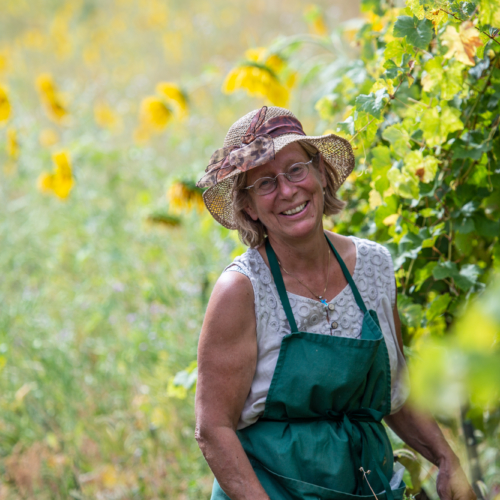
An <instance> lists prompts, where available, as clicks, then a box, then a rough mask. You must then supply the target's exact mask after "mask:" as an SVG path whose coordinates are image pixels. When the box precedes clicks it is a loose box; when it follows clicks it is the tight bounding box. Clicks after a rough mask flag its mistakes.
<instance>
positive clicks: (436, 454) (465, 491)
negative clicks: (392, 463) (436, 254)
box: [385, 304, 476, 500]
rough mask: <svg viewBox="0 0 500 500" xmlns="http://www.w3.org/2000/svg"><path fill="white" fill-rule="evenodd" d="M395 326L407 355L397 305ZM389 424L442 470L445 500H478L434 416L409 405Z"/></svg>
mask: <svg viewBox="0 0 500 500" xmlns="http://www.w3.org/2000/svg"><path fill="white" fill-rule="evenodd" d="M394 323H395V325H396V333H397V336H398V344H399V346H400V348H401V351H403V339H402V336H401V321H400V319H399V314H398V310H397V304H396V305H395V307H394ZM385 422H386V423H387V425H388V426H389V427H390V428H391V429H392V430H393V431H394V432H395V433H396V434H397V435H398V436H399V437H400V438H401V439H402V440H403V441H404V442H405V443H407V444H408V445H409V446H411V447H412V448H413V449H414V450H416V451H417V452H418V453H420V454H421V455H422V456H423V457H425V458H426V459H427V460H429V462H431V463H433V464H434V465H437V466H438V467H439V473H438V480H437V483H436V488H437V492H438V495H439V498H440V499H441V500H474V499H475V498H476V495H475V494H474V492H473V491H472V488H471V486H470V484H469V482H468V481H467V478H466V476H465V473H464V471H463V470H462V467H461V466H460V461H459V459H458V457H457V456H456V455H455V453H454V452H453V450H452V449H451V447H450V445H449V444H448V443H447V441H446V439H445V438H444V436H443V433H442V432H441V429H440V428H439V426H438V424H437V423H436V421H435V420H434V419H433V418H432V416H431V415H428V414H425V413H424V412H422V411H420V410H417V409H416V408H413V407H412V406H411V405H410V404H408V403H406V404H405V405H404V406H403V407H402V408H401V409H400V410H399V411H398V412H397V413H394V414H393V415H388V416H387V417H385Z"/></svg>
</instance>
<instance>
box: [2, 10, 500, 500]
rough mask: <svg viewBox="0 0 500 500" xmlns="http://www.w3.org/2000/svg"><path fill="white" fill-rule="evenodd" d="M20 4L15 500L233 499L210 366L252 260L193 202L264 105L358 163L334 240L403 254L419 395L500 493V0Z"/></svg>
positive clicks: (10, 359) (10, 164)
mask: <svg viewBox="0 0 500 500" xmlns="http://www.w3.org/2000/svg"><path fill="white" fill-rule="evenodd" d="M0 4H1V8H2V16H1V17H0V179H1V181H0V196H1V200H2V210H1V212H0V238H1V240H0V241H1V247H0V269H1V271H2V274H1V279H0V374H1V377H0V500H7V499H8V500H11V499H12V500H18V499H19V500H20V499H32V498H36V499H41V500H45V499H47V500H48V499H68V498H74V499H79V500H84V499H85V500H86V499H93V498H96V499H160V498H168V499H181V500H182V499H185V500H187V499H208V498H210V491H211V485H212V481H213V476H212V475H211V472H210V470H209V468H208V466H207V465H206V463H205V461H204V459H203V457H202V455H201V453H200V451H199V449H198V446H197V443H196V441H195V440H194V391H195V388H196V376H197V371H196V347H197V340H198V335H199V331H200V327H201V323H202V321H203V315H204V311H205V307H206V304H207V300H208V297H209V295H210V292H211V289H212V286H213V284H214V283H215V281H216V280H217V278H218V276H219V275H220V273H221V271H222V270H223V269H224V267H225V266H226V265H227V264H228V263H230V262H231V260H232V259H233V258H234V257H235V256H237V255H239V254H241V253H242V252H244V251H245V247H244V246H243V245H242V244H241V243H240V242H239V241H238V238H237V235H235V234H234V232H231V231H228V230H226V229H225V228H223V227H221V226H219V225H218V224H217V223H216V222H214V221H213V219H212V218H211V217H210V215H209V214H208V213H207V211H206V209H205V207H204V205H203V201H202V197H201V195H202V191H201V190H200V189H198V188H197V187H196V185H195V183H196V180H197V179H198V178H199V177H200V176H201V174H202V172H203V171H204V169H205V167H206V165H207V162H208V159H209V158H210V155H211V154H212V152H213V151H214V150H215V149H217V148H218V147H220V146H221V144H222V141H223V138H224V135H225V133H226V131H227V129H228V128H229V126H230V125H231V124H232V123H233V122H234V121H235V120H236V119H237V118H239V117H240V116H242V115H243V114H245V113H247V112H248V111H250V110H252V109H255V108H258V107H260V106H262V105H264V104H273V105H277V106H284V107H289V108H290V109H291V110H292V111H293V112H294V113H295V114H296V115H297V116H298V118H299V119H300V120H301V122H302V124H303V126H304V130H305V131H306V133H308V134H309V135H322V134H327V133H336V134H338V135H341V136H342V137H345V138H347V139H348V140H349V141H350V142H351V144H352V145H353V148H354V150H355V154H356V168H355V170H354V172H353V173H352V174H351V175H350V177H349V178H348V180H347V181H346V183H345V184H344V186H343V187H342V188H341V191H340V196H341V198H342V199H344V200H345V201H346V202H347V207H346V209H345V210H344V211H343V212H342V213H341V214H340V215H338V216H335V217H333V218H328V219H325V226H326V227H327V228H328V229H332V230H333V231H337V232H339V233H342V234H345V235H351V234H352V235H356V236H359V237H362V238H369V239H373V240H375V241H378V242H380V243H382V244H384V245H385V246H386V247H387V248H388V249H389V251H390V252H391V254H392V256H393V261H394V266H395V273H396V277H397V284H398V307H399V312H400V316H401V319H402V323H403V325H402V327H403V337H404V343H405V354H406V357H407V360H408V362H409V365H410V371H411V378H412V390H411V400H412V402H413V404H415V405H418V406H419V407H421V408H422V409H424V410H426V411H430V412H432V413H433V414H434V415H435V416H436V418H437V419H438V421H439V423H440V424H441V425H442V428H443V431H444V433H445V434H446V436H447V438H448V439H449V441H450V443H451V445H452V447H453V448H454V449H455V451H456V453H457V454H458V455H459V457H460V459H461V461H462V464H463V467H464V469H465V470H466V472H467V473H468V474H469V478H470V480H471V482H472V483H473V485H474V489H475V491H476V493H477V495H478V497H479V498H482V499H488V500H493V499H496V500H499V499H500V389H499V387H500V347H499V340H500V308H499V306H498V304H499V301H500V273H499V270H500V250H499V248H500V246H499V236H500V131H499V127H500V0H470V1H457V0H406V2H404V1H403V0H398V1H393V0H387V1H386V0H362V1H361V3H360V4H357V3H353V2H346V1H344V0H330V1H326V0H321V1H317V2H316V3H315V4H310V3H308V2H302V1H300V0H288V1H286V2H285V1H284V0H276V1H275V2H266V1H264V0H241V1H240V2H229V1H227V0H225V1H224V0H213V1H211V2H197V1H195V0H186V1H184V2H178V1H177V0H143V1H139V0H100V1H97V0H71V1H69V0H49V1H42V0H31V1H30V2H28V1H27V0H0ZM391 438H392V439H393V441H394V442H393V444H394V448H395V450H396V452H395V453H396V455H397V457H398V460H400V461H401V462H402V463H404V465H405V466H406V468H407V471H406V473H405V482H406V483H407V485H408V486H409V488H408V492H407V493H408V495H409V496H411V495H416V494H418V493H419V492H420V491H421V490H424V492H425V494H426V495H427V496H428V497H429V498H431V499H433V500H436V499H437V495H436V492H435V478H436V473H437V470H436V468H435V467H434V466H432V465H431V464H429V463H428V462H426V461H425V460H424V459H422V458H421V457H419V456H417V455H416V454H415V453H414V452H413V451H412V450H411V449H409V448H408V447H407V446H406V445H404V443H402V442H401V441H399V440H398V438H397V437H396V436H395V435H391Z"/></svg>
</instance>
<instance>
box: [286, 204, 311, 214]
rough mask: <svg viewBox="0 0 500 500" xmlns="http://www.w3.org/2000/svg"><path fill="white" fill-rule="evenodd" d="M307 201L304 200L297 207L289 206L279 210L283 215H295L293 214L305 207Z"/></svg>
mask: <svg viewBox="0 0 500 500" xmlns="http://www.w3.org/2000/svg"><path fill="white" fill-rule="evenodd" d="M308 203H309V202H308V201H306V202H304V203H302V205H299V206H298V207H295V208H291V209H290V210H285V211H284V212H281V213H282V214H283V215H295V214H298V213H299V212H302V210H304V208H306V205H307V204H308Z"/></svg>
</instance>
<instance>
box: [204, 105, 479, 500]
mask: <svg viewBox="0 0 500 500" xmlns="http://www.w3.org/2000/svg"><path fill="white" fill-rule="evenodd" d="M353 167H354V157H353V154H352V150H351V147H350V145H349V143H348V142H347V141H345V140H344V139H342V138H340V137H337V136H335V135H333V134H331V135H328V136H323V137H309V136H306V135H305V133H304V132H303V130H302V126H301V124H300V122H299V121H298V120H297V119H296V118H295V117H294V116H293V114H292V113H291V112H290V111H288V110H285V109H282V108H276V107H270V108H266V107H264V108H262V109H260V110H257V111H253V112H251V113H249V114H247V115H246V116H244V117H243V118H241V119H240V120H238V121H237V122H236V123H235V124H234V125H233V126H232V127H231V128H230V130H229V132H228V134H227V136H226V139H225V143H224V147H223V148H222V149H219V150H217V151H216V152H215V153H214V155H213V156H212V159H211V163H210V165H209V166H208V168H207V171H206V172H207V173H206V174H205V175H204V177H203V178H202V179H201V180H200V182H199V183H198V185H199V186H201V187H209V188H210V189H208V190H207V191H206V192H205V193H204V200H205V203H206V205H207V208H208V210H209V211H210V212H211V214H212V215H213V216H214V218H215V219H216V220H217V221H218V222H220V223H221V224H222V225H223V226H225V227H228V228H230V229H237V230H238V231H239V234H240V237H241V238H242V240H243V242H245V243H246V244H248V245H249V246H250V249H249V250H248V251H247V252H246V253H245V254H244V255H243V256H241V257H239V258H237V259H236V260H235V261H234V262H233V264H231V265H230V266H228V268H226V272H224V273H223V274H222V275H221V277H220V278H219V280H218V281H217V283H216V285H215V287H214V290H213V293H212V296H211V298H210V301H209V304H208V308H207V313H206V316H205V321H204V323H203V328H202V332H201V336H200V342H199V351H198V367H199V378H198V386H197V391H196V415H197V430H196V438H197V440H198V443H199V445H200V448H201V450H202V452H203V454H204V456H205V458H206V460H207V462H208V464H209V466H210V467H211V469H212V471H213V473H214V475H215V478H216V480H215V481H214V487H213V492H212V499H227V498H230V499H232V500H243V499H252V500H264V499H272V500H278V499H279V500H281V499H284V500H292V499H293V500H295V499H320V498H321V499H326V500H330V499H331V500H334V499H335V500H348V499H350V500H352V499H354V498H356V497H360V498H364V497H373V496H374V495H375V496H376V497H377V498H378V500H384V499H385V498H387V499H388V500H401V499H402V498H403V493H404V489H405V485H404V482H403V481H402V470H401V469H399V470H398V469H397V468H395V467H394V463H393V454H392V449H391V445H390V443H389V440H388V438H387V435H386V432H385V429H384V426H383V425H382V424H381V420H382V418H384V419H385V422H386V423H387V424H388V425H389V426H390V427H391V428H392V429H393V430H394V431H395V432H396V433H397V434H398V435H399V436H400V437H401V438H402V439H403V440H404V441H405V442H407V443H408V444H409V445H410V446H412V447H413V448H414V449H416V450H417V451H418V452H420V453H421V454H422V455H423V456H424V457H426V458H427V459H428V460H430V461H431V462H433V463H434V464H436V465H438V466H439V475H438V481H437V489H438V493H439V496H440V497H441V499H443V500H445V499H446V500H448V499H452V498H454V499H463V500H472V499H474V498H475V496H474V493H473V492H472V490H471V488H470V486H469V484H468V483H467V480H466V478H465V475H464V473H463V471H462V469H461V467H460V464H459V461H458V458H457V457H456V456H455V454H454V453H453V452H452V450H451V449H450V447H449V445H448V444H447V443H446V441H445V440H444V438H443V436H442V434H441V432H440V430H439V427H438V426H437V424H436V423H435V422H434V421H433V420H432V419H430V418H428V417H425V416H422V415H420V414H418V413H417V412H416V411H414V410H412V409H411V408H410V407H408V406H407V405H405V404H404V402H405V399H406V392H407V391H406V384H405V374H406V365H405V361H404V357H403V354H402V347H403V346H402V340H401V333H400V323H399V317H398V313H397V307H396V288H395V280H394V274H393V271H392V261H391V257H390V255H389V253H388V252H387V250H385V248H384V247H382V246H381V245H378V244H376V243H373V242H369V241H367V240H362V239H359V238H354V237H344V236H342V235H339V234H335V233H331V232H325V231H324V229H323V225H322V220H323V215H324V214H325V215H332V214H335V213H338V212H339V211H340V210H341V208H342V207H343V203H342V202H341V201H340V200H338V198H337V197H336V191H337V189H338V187H339V186H340V185H341V184H342V182H343V181H344V180H345V179H346V177H347V176H348V175H349V173H350V172H351V171H352V169H353ZM266 236H267V237H266ZM229 271H236V272H229Z"/></svg>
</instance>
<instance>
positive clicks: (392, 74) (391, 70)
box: [384, 59, 403, 80]
mask: <svg viewBox="0 0 500 500" xmlns="http://www.w3.org/2000/svg"><path fill="white" fill-rule="evenodd" d="M384 68H385V69H386V70H387V71H386V72H385V73H384V76H385V77H386V78H389V79H390V80H394V78H396V77H397V76H398V74H399V73H402V71H403V70H402V69H401V68H399V67H398V66H397V65H396V63H395V62H394V61H393V60H392V59H389V60H388V61H386V62H385V63H384Z"/></svg>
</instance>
